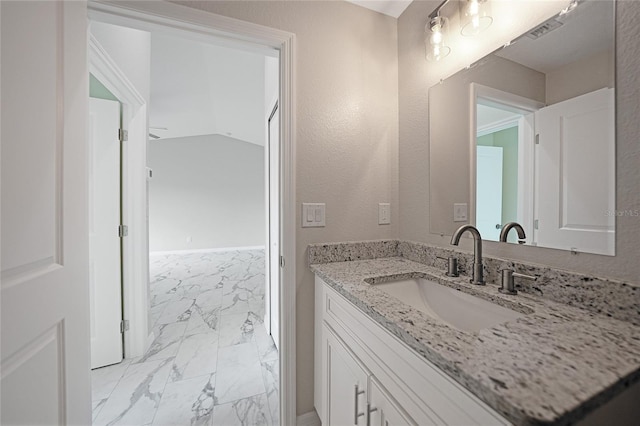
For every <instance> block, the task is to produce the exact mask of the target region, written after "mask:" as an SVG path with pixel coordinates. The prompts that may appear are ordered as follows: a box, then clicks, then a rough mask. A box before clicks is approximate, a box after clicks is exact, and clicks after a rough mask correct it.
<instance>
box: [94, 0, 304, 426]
mask: <svg viewBox="0 0 640 426" xmlns="http://www.w3.org/2000/svg"><path fill="white" fill-rule="evenodd" d="M89 18H90V19H92V20H96V21H101V22H106V23H111V24H117V25H124V26H128V27H133V28H138V29H144V28H145V27H146V28H147V29H149V28H153V27H155V28H158V27H159V26H161V27H162V28H163V29H173V30H178V31H181V32H187V33H189V34H191V35H193V36H194V37H207V38H210V37H211V36H215V37H216V38H222V39H223V40H228V41H229V42H230V43H238V42H240V43H244V44H245V45H248V46H253V47H254V48H255V49H258V50H265V49H277V50H278V51H279V68H280V88H279V108H280V164H281V167H280V179H281V184H280V189H281V192H280V204H281V210H280V212H281V216H280V226H281V233H282V241H281V247H280V254H281V256H282V257H283V260H284V262H283V265H282V264H281V265H282V266H281V274H280V345H279V347H280V357H279V361H280V418H281V423H282V424H296V247H295V231H296V209H295V176H296V175H295V172H296V170H295V145H296V144H295V137H296V117H295V111H296V109H295V107H296V105H295V99H296V96H295V86H296V84H295V83H296V76H295V66H294V64H295V54H296V53H295V43H296V38H295V34H293V33H290V32H286V31H282V30H278V29H274V28H270V27H266V26H263V25H258V24H254V23H250V22H246V21H241V20H238V19H233V18H229V17H226V16H222V15H216V14H213V13H210V12H206V11H202V10H197V9H192V8H188V7H184V6H180V5H176V4H172V3H166V2H124V1H123V2H106V1H105V2H102V1H93V2H90V3H89ZM145 202H146V198H145Z"/></svg>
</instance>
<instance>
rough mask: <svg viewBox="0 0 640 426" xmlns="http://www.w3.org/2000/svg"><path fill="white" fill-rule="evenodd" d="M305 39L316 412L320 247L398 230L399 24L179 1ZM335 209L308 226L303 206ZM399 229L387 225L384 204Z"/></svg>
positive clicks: (306, 305) (352, 10)
mask: <svg viewBox="0 0 640 426" xmlns="http://www.w3.org/2000/svg"><path fill="white" fill-rule="evenodd" d="M179 3H180V4H184V5H187V6H190V7H193V8H197V9H203V10H208V11H211V12H214V13H217V14H220V15H226V16H230V17H233V18H237V19H242V20H245V21H250V22H255V23H258V24H262V25H266V26H270V27H273V28H278V29H282V30H285V31H289V32H292V33H295V34H296V43H297V52H296V55H297V60H296V72H297V74H296V77H297V111H296V113H297V141H296V144H297V145H296V149H297V165H296V167H297V176H296V180H297V181H296V186H297V200H296V201H297V206H298V218H297V223H298V230H297V233H296V234H297V235H296V245H297V253H298V254H297V259H296V268H297V279H296V288H297V290H296V291H297V324H296V325H297V346H298V349H297V360H298V364H297V392H298V401H297V410H298V414H302V413H306V412H308V411H310V410H312V409H313V302H314V300H313V274H312V273H311V271H310V270H309V269H308V265H307V262H306V249H307V245H308V244H310V243H313V242H323V241H345V240H363V239H376V238H390V237H395V236H396V235H397V232H398V215H397V213H398V201H397V185H398V181H397V173H398V154H397V151H398V60H397V21H396V19H394V18H391V17H388V16H385V15H381V14H379V13H375V12H372V11H370V10H367V9H364V8H361V7H358V6H355V5H353V4H350V3H346V2H339V1H322V2H316V1H301V2H295V1H286V2H279V1H264V2H262V1H258V2H252V1H246V2H245V1H243V2H222V1H221V2H218V1H215V2H200V1H187V2H179ZM302 202H324V203H326V205H327V210H326V215H327V216H326V223H327V226H326V227H325V228H305V229H302V228H300V225H299V224H300V217H299V215H300V203H302ZM380 202H390V203H391V210H392V212H391V220H392V224H391V225H378V211H377V209H378V203H380Z"/></svg>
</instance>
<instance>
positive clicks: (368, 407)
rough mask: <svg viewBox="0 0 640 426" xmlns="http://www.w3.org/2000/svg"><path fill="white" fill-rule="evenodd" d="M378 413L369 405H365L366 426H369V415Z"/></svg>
mask: <svg viewBox="0 0 640 426" xmlns="http://www.w3.org/2000/svg"><path fill="white" fill-rule="evenodd" d="M376 411H378V409H377V408H375V407H374V408H371V404H367V426H371V413H375V412H376Z"/></svg>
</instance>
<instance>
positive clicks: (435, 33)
mask: <svg viewBox="0 0 640 426" xmlns="http://www.w3.org/2000/svg"><path fill="white" fill-rule="evenodd" d="M447 3H449V0H444V1H443V2H442V3H440V5H439V6H438V7H436V9H435V10H434V11H433V12H431V14H430V15H429V20H428V21H427V24H426V25H425V26H424V43H425V45H426V49H427V61H432V62H437V61H439V60H441V59H442V58H444V57H446V56H447V55H448V54H449V53H451V48H450V47H449V46H447V45H446V44H445V41H446V40H447V34H448V31H449V20H448V19H447V18H446V17H444V16H441V15H440V10H441V9H442V8H443V7H444V5H445V4H447Z"/></svg>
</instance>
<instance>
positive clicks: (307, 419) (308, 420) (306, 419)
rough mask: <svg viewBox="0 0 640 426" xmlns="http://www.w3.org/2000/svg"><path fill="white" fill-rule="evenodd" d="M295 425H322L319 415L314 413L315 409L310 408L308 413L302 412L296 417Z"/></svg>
mask: <svg viewBox="0 0 640 426" xmlns="http://www.w3.org/2000/svg"><path fill="white" fill-rule="evenodd" d="M296 425H298V426H322V422H321V421H320V417H318V414H317V413H316V410H311V411H309V412H308V413H304V414H302V415H301V416H298V417H297V418H296Z"/></svg>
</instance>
